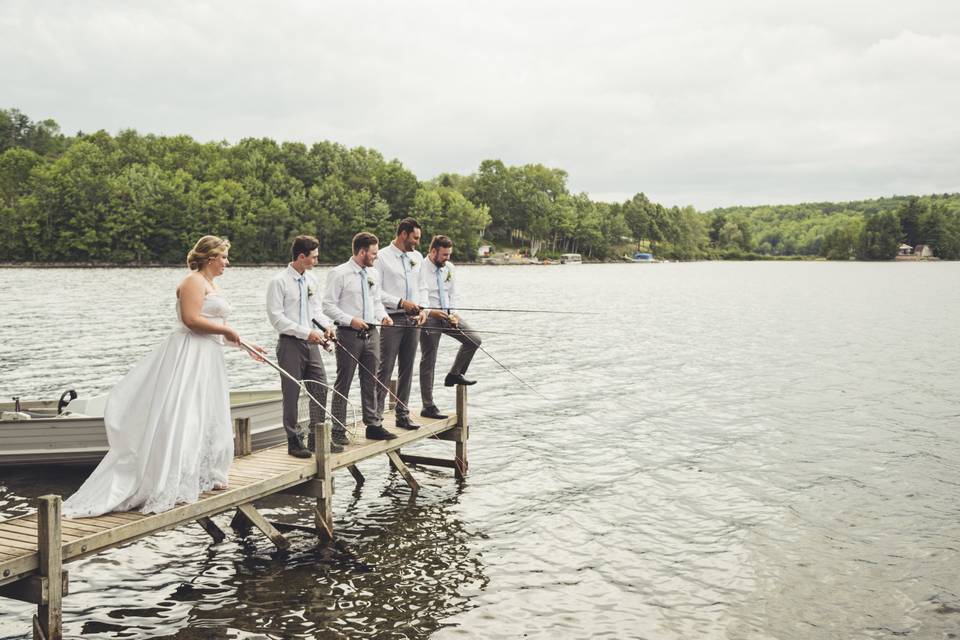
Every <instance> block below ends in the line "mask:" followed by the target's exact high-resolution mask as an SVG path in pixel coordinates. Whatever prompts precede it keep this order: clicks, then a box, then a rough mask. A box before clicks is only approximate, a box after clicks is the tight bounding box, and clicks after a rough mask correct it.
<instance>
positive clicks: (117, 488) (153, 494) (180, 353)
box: [63, 292, 233, 518]
mask: <svg viewBox="0 0 960 640" xmlns="http://www.w3.org/2000/svg"><path fill="white" fill-rule="evenodd" d="M229 311H230V306H229V304H228V303H227V301H226V300H225V299H224V298H223V297H222V296H221V295H220V294H218V293H216V292H213V293H209V294H207V297H206V298H205V299H204V301H203V307H202V311H201V313H202V315H204V316H205V317H207V318H210V319H213V320H215V321H218V322H222V321H223V320H224V319H225V318H226V317H227V314H228V313H229ZM179 315H180V314H179V302H178V304H177V316H178V317H179ZM103 418H104V423H105V424H106V428H107V440H108V441H109V443H110V449H109V451H108V452H107V455H106V456H105V457H104V458H103V460H102V461H101V462H100V465H99V466H98V467H97V468H96V469H95V470H94V471H93V473H92V474H91V475H90V477H89V478H87V479H86V481H85V482H84V483H83V485H82V486H81V487H80V488H79V489H78V490H77V492H76V493H74V494H73V495H72V496H70V497H69V498H68V499H67V500H66V501H64V503H63V514H64V515H65V516H67V517H72V518H80V517H92V516H97V515H101V514H104V513H107V512H110V511H131V510H134V509H138V510H140V511H141V512H143V513H158V512H161V511H166V510H168V509H170V508H172V507H173V506H174V505H175V504H177V503H184V502H195V501H196V500H197V498H198V497H199V495H200V494H201V493H203V492H204V491H209V490H210V489H212V488H213V487H214V485H218V484H226V483H227V475H228V473H229V470H230V464H231V463H232V461H233V427H232V426H231V422H230V392H229V387H228V383H227V370H226V366H225V363H224V358H223V341H222V339H221V338H220V336H215V335H211V334H200V333H193V332H191V331H190V330H189V329H188V328H187V327H186V326H184V325H183V324H182V323H181V325H180V326H179V327H178V328H177V329H176V330H175V331H174V332H173V333H172V334H171V335H169V336H168V337H167V338H166V339H165V340H164V341H163V342H162V343H160V345H159V346H158V347H157V348H156V349H155V350H154V351H153V352H152V353H150V354H148V355H147V356H146V357H145V358H143V359H142V360H141V361H140V362H138V363H137V364H136V366H134V368H133V369H132V370H131V371H130V372H129V373H128V374H127V375H126V376H124V377H123V379H121V380H120V382H118V383H117V385H116V386H115V387H114V388H113V389H112V390H111V392H110V396H109V398H108V400H107V406H106V409H105V411H104V416H103Z"/></svg>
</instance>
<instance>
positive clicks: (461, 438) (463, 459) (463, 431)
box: [454, 384, 470, 480]
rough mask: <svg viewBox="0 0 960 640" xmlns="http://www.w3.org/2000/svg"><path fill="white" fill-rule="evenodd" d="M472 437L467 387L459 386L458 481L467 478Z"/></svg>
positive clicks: (456, 467)
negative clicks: (468, 454) (468, 446)
mask: <svg viewBox="0 0 960 640" xmlns="http://www.w3.org/2000/svg"><path fill="white" fill-rule="evenodd" d="M469 437H470V424H469V421H468V420H467V387H466V386H465V385H462V384H458V385H457V454H456V457H455V458H454V463H455V464H456V466H455V467H454V474H455V475H456V478H457V480H463V479H464V478H466V477H467V468H468V467H469V464H468V463H467V439H468V438H469Z"/></svg>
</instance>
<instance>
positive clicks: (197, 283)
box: [177, 273, 207, 300]
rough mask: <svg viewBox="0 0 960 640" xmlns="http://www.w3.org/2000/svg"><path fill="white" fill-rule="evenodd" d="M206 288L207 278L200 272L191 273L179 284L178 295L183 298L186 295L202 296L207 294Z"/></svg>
mask: <svg viewBox="0 0 960 640" xmlns="http://www.w3.org/2000/svg"><path fill="white" fill-rule="evenodd" d="M206 289H207V284H206V278H204V277H203V276H202V275H200V274H199V273H191V274H190V275H188V276H187V277H186V278H184V279H183V280H181V281H180V284H179V285H177V297H178V298H180V299H181V300H182V299H183V297H184V296H200V297H201V298H202V297H203V296H204V295H206Z"/></svg>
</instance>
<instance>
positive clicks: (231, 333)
mask: <svg viewBox="0 0 960 640" xmlns="http://www.w3.org/2000/svg"><path fill="white" fill-rule="evenodd" d="M223 337H224V339H225V340H226V341H227V342H229V343H230V344H235V345H239V344H240V334H239V333H237V330H236V329H234V328H233V327H224V328H223Z"/></svg>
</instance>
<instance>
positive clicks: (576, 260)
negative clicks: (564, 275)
mask: <svg viewBox="0 0 960 640" xmlns="http://www.w3.org/2000/svg"><path fill="white" fill-rule="evenodd" d="M560 264H583V257H582V256H581V255H580V254H579V253H564V254H562V255H561V256H560Z"/></svg>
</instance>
